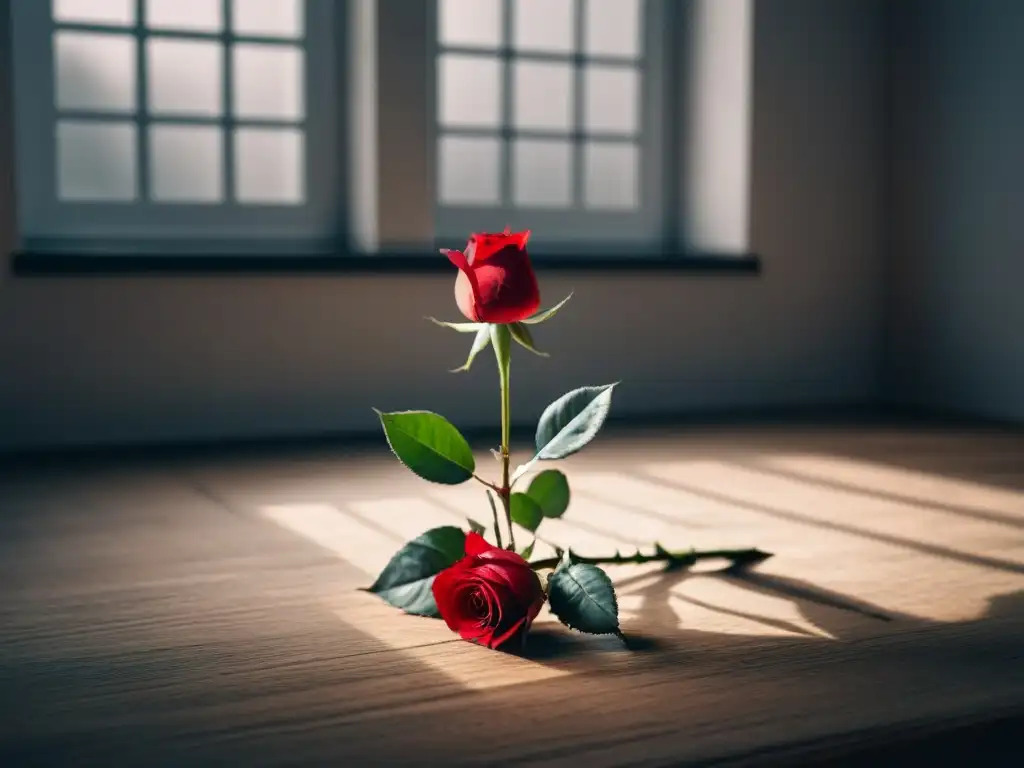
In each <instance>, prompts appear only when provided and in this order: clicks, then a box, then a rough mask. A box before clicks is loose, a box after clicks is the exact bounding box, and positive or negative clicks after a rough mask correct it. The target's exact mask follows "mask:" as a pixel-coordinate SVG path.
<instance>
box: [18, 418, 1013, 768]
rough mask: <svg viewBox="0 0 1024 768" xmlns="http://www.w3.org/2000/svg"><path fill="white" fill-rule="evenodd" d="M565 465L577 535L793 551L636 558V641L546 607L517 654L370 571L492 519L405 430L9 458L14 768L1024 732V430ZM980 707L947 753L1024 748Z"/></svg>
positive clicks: (304, 761) (636, 760)
mask: <svg viewBox="0 0 1024 768" xmlns="http://www.w3.org/2000/svg"><path fill="white" fill-rule="evenodd" d="M478 461H479V464H480V466H481V467H483V468H485V469H486V468H487V467H489V464H490V463H493V459H491V458H490V456H489V454H487V453H486V452H484V453H483V454H482V455H481V456H480V458H479V459H478ZM563 464H564V466H563V469H565V470H566V471H567V473H568V474H569V477H570V481H571V483H572V486H573V490H574V497H573V502H572V505H571V507H570V510H569V512H568V514H567V515H566V517H565V518H564V519H563V520H562V521H551V522H549V523H545V530H543V531H542V533H546V535H547V538H549V539H552V540H554V541H555V542H557V543H560V544H563V545H572V546H574V547H575V548H577V549H578V550H579V551H581V552H586V553H588V554H600V553H604V552H611V551H613V550H614V549H615V548H616V547H622V546H623V545H625V546H632V545H637V546H644V545H646V544H648V543H650V542H653V541H654V540H658V541H660V542H661V543H662V544H663V545H665V546H668V547H679V548H688V547H690V546H696V547H699V548H703V547H716V548H717V547H723V546H757V547H760V548H762V549H766V550H769V551H771V552H773V553H775V557H774V558H772V559H771V560H769V561H767V562H765V563H764V564H763V565H761V566H760V567H759V568H757V569H756V570H755V571H753V572H750V573H748V574H746V575H732V576H730V575H725V574H723V573H716V572H710V571H707V570H704V571H703V572H699V573H688V574H661V573H658V572H657V570H652V569H651V568H650V567H647V568H620V569H618V570H616V571H614V572H613V573H612V576H613V579H614V580H615V581H616V583H617V585H618V590H619V594H620V605H621V610H622V615H623V624H624V628H625V629H626V631H627V633H628V634H629V635H630V637H631V638H632V639H633V642H634V645H635V646H636V647H635V648H634V649H633V650H625V649H623V648H622V647H621V646H620V645H619V644H618V643H617V641H615V640H612V639H601V638H588V637H583V636H579V635H573V634H571V633H569V632H568V631H567V630H562V629H561V628H560V627H559V626H558V625H557V624H556V623H554V622H553V621H552V620H551V619H550V618H548V617H546V616H545V615H544V614H542V619H541V621H539V623H538V625H537V629H536V631H535V633H534V635H532V636H531V644H530V646H529V648H528V651H527V654H526V656H525V657H515V656H510V655H505V654H499V653H495V652H491V651H487V650H484V649H481V648H478V647H475V646H473V645H470V644H467V643H463V642H461V641H458V640H455V639H453V636H451V635H450V634H449V633H448V631H447V630H446V628H445V627H444V626H443V624H442V623H441V622H437V621H432V620H429V619H417V618H411V617H406V616H402V615H400V614H398V613H397V612H396V611H394V610H392V609H390V608H388V607H386V606H384V605H383V604H382V603H380V602H378V601H377V600H376V599H375V598H374V597H372V596H370V595H368V594H366V593H362V592H358V591H356V588H357V587H360V586H367V585H369V584H370V582H371V581H372V579H373V577H374V575H375V574H376V572H377V571H378V570H379V568H380V567H381V566H382V565H383V564H384V563H385V562H386V561H387V559H388V558H389V557H390V555H391V554H392V553H393V551H394V550H395V549H397V548H398V546H400V544H401V543H402V542H403V541H404V540H406V539H408V538H410V537H412V536H414V535H416V534H418V533H420V532H422V531H423V530H425V529H426V528H429V527H433V526H435V525H438V524H452V523H455V524H458V523H459V522H461V521H463V520H464V518H465V517H466V516H467V515H472V516H474V517H477V518H479V519H482V520H485V519H486V518H487V517H488V515H489V511H488V507H487V505H486V502H485V499H484V497H483V495H482V493H481V492H480V487H479V486H478V485H475V484H472V485H466V486H461V487H458V488H455V489H451V488H443V487H434V486H429V485H427V484H425V483H423V482H422V481H419V480H418V479H416V478H415V477H413V476H411V475H410V474H408V473H407V472H406V471H405V470H404V469H403V468H402V467H400V466H399V465H398V464H397V462H395V461H394V460H393V458H392V457H391V456H390V454H389V453H388V451H387V448H386V446H385V445H384V444H383V442H382V443H381V445H380V448H379V449H378V450H376V451H372V452H370V453H368V454H364V455H357V454H352V453H345V452H342V451H340V450H337V451H333V450H327V449H318V450H315V451H314V450H310V451H308V452H305V453H302V452H296V451H289V452H287V453H281V454H280V455H276V456H270V455H267V454H265V453H263V454H260V455H247V456H243V455H235V456H221V457H210V456H204V457H203V458H201V459H198V458H196V459H191V460H187V459H186V460H182V459H175V460H171V459H163V460H160V461H132V462H123V463H120V464H117V465H102V464H96V465H92V466H88V467H86V466H83V465H78V466H77V467H73V466H56V467H54V466H51V467H48V468H46V469H45V470H44V469H34V470H26V469H24V468H23V469H21V470H18V471H11V472H7V473H6V474H5V475H4V476H3V477H2V479H0V708H2V709H0V766H4V768H7V767H9V766H10V767H14V766H37V765H38V766H43V765H54V766H56V765H60V766H75V767H76V768H78V767H79V766H89V765H103V766H122V765H123V766H136V765H137V766H188V767H190V768H192V767H195V766H215V765H217V766H234V765H238V766H270V765H275V766H276V765H310V766H312V765H328V766H372V765H443V766H453V765H467V766H468V765H517V766H518V765H522V766H561V765H575V766H580V765H584V764H586V765H587V766H592V767H593V768H597V767H599V766H619V765H640V766H660V765H688V764H714V765H748V764H750V765H755V764H772V765H775V764H778V765H799V764H805V763H807V761H809V760H810V759H811V757H812V756H813V757H814V759H815V760H820V761H826V760H827V759H831V757H834V756H835V754H846V755H847V760H848V762H845V763H842V764H844V765H847V764H849V765H852V764H871V765H883V764H887V763H886V762H885V760H884V759H883V758H882V757H879V756H878V755H877V754H876V755H875V756H874V757H864V758H863V760H861V761H860V762H856V761H854V762H849V760H850V758H849V755H850V754H851V753H854V754H856V750H858V749H860V748H862V747H863V746H864V745H866V744H868V743H870V744H876V745H877V744H888V743H890V742H899V741H901V740H905V739H911V738H913V739H921V738H924V739H926V740H927V739H930V738H931V735H932V734H933V733H939V732H946V731H949V730H950V729H953V728H958V727H961V726H962V727H970V728H982V729H983V728H984V727H985V725H986V724H987V723H989V722H990V721H992V722H995V721H997V720H999V721H1000V722H1003V723H1004V724H1005V723H1009V724H1010V726H1009V729H1010V732H1016V733H1019V732H1020V724H1022V723H1024V719H1021V718H1024V434H1022V433H1016V434H1014V433H1009V432H996V431H991V430H985V429H981V428H978V429H972V428H964V427H957V428H949V429H937V428H928V429H923V428H922V429H916V430H915V429H908V428H902V427H900V428H897V427H892V428H879V427H870V428H868V427H863V428H851V427H839V428H831V427H825V426H822V427H817V428H810V427H806V426H804V427H799V428H795V429H784V428H782V427H762V428H751V429H745V430H740V429H736V428H716V429H710V428H708V429H701V430H686V431H679V432H676V433H675V434H672V435H670V434H665V433H649V434H645V433H636V434H632V435H629V434H627V435H619V436H607V437H605V436H602V438H600V439H599V440H598V441H597V442H596V443H595V444H594V447H593V448H591V449H588V451H587V452H584V453H583V454H580V455H578V456H576V457H573V458H571V459H570V460H568V461H566V462H563ZM482 471H483V470H482ZM523 537H524V538H525V534H523ZM538 554H539V550H538ZM1000 719H1001V720H1000ZM1004 730H1005V729H1004ZM971 733H974V734H975V735H974V736H972V737H971V738H972V739H973V741H972V744H973V747H972V752H971V753H970V754H971V757H970V758H969V759H967V762H958V758H955V757H954V755H955V750H954V749H953V748H952V747H943V748H942V749H941V751H940V752H939V753H938V757H940V758H941V757H945V758H947V761H946V762H944V761H943V760H941V759H933V761H932V763H931V764H932V765H935V764H964V765H966V764H970V765H973V766H985V765H1020V764H1021V763H1020V762H1019V755H1020V751H1019V748H1015V749H1014V751H1013V754H1012V755H1008V754H1007V753H1006V752H1002V753H1000V751H999V750H1000V749H1002V748H1003V747H1004V746H1005V745H1003V744H1002V742H1000V741H998V740H993V741H991V742H988V741H986V739H987V737H984V736H980V737H979V736H977V733H984V731H983V730H982V731H977V730H975V731H971ZM893 749H894V750H897V747H893ZM903 749H905V748H903ZM888 754H889V756H890V757H892V756H893V755H896V754H897V751H893V752H891V753H888ZM830 756H831V757H830ZM962 758H963V755H961V758H959V759H962ZM1014 758H1016V759H1014ZM893 759H894V760H895V759H896V758H893ZM823 764H825V763H823ZM827 764H833V763H827ZM835 764H836V765H838V764H839V763H835ZM893 764H896V763H893ZM899 764H907V762H906V755H905V754H903V756H902V758H900V759H899Z"/></svg>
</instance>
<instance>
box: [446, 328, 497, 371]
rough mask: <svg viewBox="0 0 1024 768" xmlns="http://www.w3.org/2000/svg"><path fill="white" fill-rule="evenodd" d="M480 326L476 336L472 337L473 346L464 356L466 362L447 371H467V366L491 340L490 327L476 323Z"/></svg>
mask: <svg viewBox="0 0 1024 768" xmlns="http://www.w3.org/2000/svg"><path fill="white" fill-rule="evenodd" d="M476 325H480V326H481V327H480V328H479V329H478V330H477V332H476V337H475V338H474V339H473V346H472V347H471V348H470V350H469V357H468V358H466V362H464V363H463V364H462V365H460V366H459V367H458V368H452V369H451V370H450V371H449V373H462V372H463V371H468V370H469V367H470V366H471V365H472V364H473V361H474V360H476V356H477V355H479V354H480V353H481V352H483V351H484V349H485V348H486V347H487V344H488V343H489V342H490V340H491V329H490V327H489V326H488V325H487V323H477V324H476Z"/></svg>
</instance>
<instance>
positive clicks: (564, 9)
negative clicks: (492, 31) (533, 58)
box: [512, 0, 575, 53]
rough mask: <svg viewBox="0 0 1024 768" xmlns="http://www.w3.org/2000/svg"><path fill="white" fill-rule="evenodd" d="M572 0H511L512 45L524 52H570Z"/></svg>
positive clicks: (572, 25) (571, 40) (572, 23)
mask: <svg viewBox="0 0 1024 768" xmlns="http://www.w3.org/2000/svg"><path fill="white" fill-rule="evenodd" d="M573 6H574V2H573V0H512V23H513V27H512V28H513V35H512V44H513V46H514V47H515V48H517V49H520V50H524V51H549V52H553V53H570V52H572V50H573V27H574V26H575V18H574V16H575V13H574V8H573Z"/></svg>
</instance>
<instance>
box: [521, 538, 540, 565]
mask: <svg viewBox="0 0 1024 768" xmlns="http://www.w3.org/2000/svg"><path fill="white" fill-rule="evenodd" d="M535 546H537V540H536V539H534V540H533V541H531V542H530V543H529V544H527V545H526V546H525V547H523V548H522V550H521V551H520V552H519V556H520V557H521V558H523V560H525V561H526V562H530V558H531V557H533V548H534V547H535Z"/></svg>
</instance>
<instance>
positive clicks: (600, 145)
mask: <svg viewBox="0 0 1024 768" xmlns="http://www.w3.org/2000/svg"><path fill="white" fill-rule="evenodd" d="M661 6H662V3H660V2H653V1H649V0H438V2H437V25H436V41H437V47H436V151H437V158H436V217H435V218H436V227H437V233H438V235H439V236H441V237H445V236H448V237H451V236H455V235H462V234H464V233H465V232H466V231H469V230H471V229H480V228H481V227H482V226H485V225H489V226H490V227H495V228H497V229H500V228H501V227H503V226H505V225H506V224H509V225H511V226H513V227H518V226H522V227H530V228H531V229H533V230H535V231H536V232H537V233H538V237H537V238H535V239H539V240H540V241H541V243H542V245H543V246H546V247H551V248H556V249H557V246H558V241H562V242H563V243H564V242H566V241H574V242H576V243H578V242H579V241H581V240H585V239H587V238H590V239H591V241H592V242H594V243H597V242H599V241H607V240H608V239H609V238H610V239H613V240H619V241H630V242H634V243H638V242H648V243H652V244H653V243H655V242H657V241H659V240H660V238H661V236H662V228H663V222H662V218H663V217H662V214H663V211H662V205H663V200H662V194H661V187H662V184H663V176H662V174H663V171H664V169H663V167H662V165H661V164H660V163H661V162H662V159H661V158H660V151H661V149H662V138H661V137H662V132H663V131H662V123H663V122H664V119H665V115H664V113H663V111H662V106H663V103H662V102H663V99H662V98H661V96H660V87H661V82H662V77H661V75H662V71H663V65H662V61H661V50H662V48H663V45H662V44H661V40H660V38H661V35H662V33H663V30H662V26H661V13H660V11H661ZM658 244H659V245H660V242H659V243H658ZM619 247H620V248H621V246H619Z"/></svg>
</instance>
